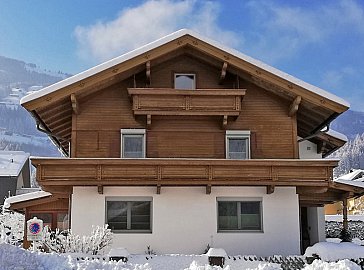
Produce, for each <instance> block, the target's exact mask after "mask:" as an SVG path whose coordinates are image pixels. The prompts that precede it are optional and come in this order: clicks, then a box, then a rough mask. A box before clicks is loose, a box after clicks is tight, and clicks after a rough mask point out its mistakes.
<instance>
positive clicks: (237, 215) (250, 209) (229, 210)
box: [217, 199, 262, 232]
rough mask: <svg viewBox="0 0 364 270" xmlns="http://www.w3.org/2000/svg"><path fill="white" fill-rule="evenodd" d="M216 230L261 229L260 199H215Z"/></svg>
mask: <svg viewBox="0 0 364 270" xmlns="http://www.w3.org/2000/svg"><path fill="white" fill-rule="evenodd" d="M217 212H218V215H217V216H218V222H217V224H218V225H217V226H218V228H217V230H218V231H219V232H224V231H227V232H228V231H262V202H261V200H244V201H242V200H241V201H240V200H239V201H238V200H235V199H233V200H227V199H218V201H217Z"/></svg>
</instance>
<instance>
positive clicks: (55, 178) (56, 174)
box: [32, 158, 338, 191]
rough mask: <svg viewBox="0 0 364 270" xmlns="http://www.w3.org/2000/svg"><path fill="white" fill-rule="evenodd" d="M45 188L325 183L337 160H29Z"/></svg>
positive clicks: (327, 183) (323, 185) (315, 185)
mask: <svg viewBox="0 0 364 270" xmlns="http://www.w3.org/2000/svg"><path fill="white" fill-rule="evenodd" d="M32 164H33V165H35V166H36V167H37V181H38V183H39V184H40V185H41V186H42V187H43V188H44V189H45V190H49V191H52V190H51V187H59V188H60V187H62V186H63V187H65V186H68V187H72V186H159V187H160V186H210V187H211V186H306V187H328V186H329V183H330V182H331V181H332V171H333V168H334V167H336V166H337V164H338V161H337V160H297V159H295V160H294V159H264V160H225V159H149V158H147V159H94V158H92V159H91V158H90V159H88V158H33V159H32Z"/></svg>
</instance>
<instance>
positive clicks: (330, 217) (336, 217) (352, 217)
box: [325, 215, 364, 222]
mask: <svg viewBox="0 0 364 270" xmlns="http://www.w3.org/2000/svg"><path fill="white" fill-rule="evenodd" d="M325 220H326V221H339V222H342V221H343V215H325ZM348 220H349V221H350V220H360V221H364V215H348Z"/></svg>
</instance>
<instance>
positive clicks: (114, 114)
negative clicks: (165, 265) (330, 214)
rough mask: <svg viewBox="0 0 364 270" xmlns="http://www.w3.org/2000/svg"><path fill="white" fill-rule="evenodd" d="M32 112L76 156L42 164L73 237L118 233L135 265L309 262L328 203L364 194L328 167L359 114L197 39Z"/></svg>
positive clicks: (93, 76)
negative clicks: (146, 257) (148, 258)
mask: <svg viewBox="0 0 364 270" xmlns="http://www.w3.org/2000/svg"><path fill="white" fill-rule="evenodd" d="M21 104H22V106H23V107H24V108H26V109H27V110H28V111H29V113H30V114H31V115H32V116H33V117H34V119H35V121H36V122H37V125H38V126H39V127H40V128H41V129H43V130H44V132H46V133H47V134H48V135H49V136H50V138H51V139H52V140H53V142H54V143H55V144H56V145H58V147H59V149H60V151H61V152H62V153H63V154H64V156H65V157H64V158H47V157H36V158H32V159H31V162H32V164H33V165H34V166H35V167H36V168H37V181H38V183H39V184H40V186H41V187H42V189H43V191H45V192H49V193H51V194H52V196H51V197H52V199H53V200H66V201H67V202H68V203H69V208H68V211H69V213H70V226H71V229H72V230H73V232H75V233H78V234H85V232H88V231H91V227H92V225H104V224H109V226H110V228H111V229H112V231H113V232H114V240H113V245H114V246H115V247H125V248H127V249H128V250H129V252H131V253H144V251H145V250H146V249H147V246H150V247H151V248H152V249H153V250H154V251H156V252H157V253H185V254H191V253H194V254H200V253H202V252H203V251H204V250H205V248H206V246H207V245H210V246H214V247H219V248H224V249H225V250H226V251H227V253H228V254H231V255H234V254H257V255H259V256H263V255H271V254H277V253H278V254H282V255H286V254H299V253H300V252H301V249H302V248H304V247H305V246H307V245H308V244H312V243H314V242H317V241H320V240H323V239H324V237H325V236H324V231H323V207H322V206H323V205H324V204H326V203H330V202H334V201H340V200H343V199H344V198H348V197H353V196H356V195H358V194H361V193H362V192H363V191H364V189H362V188H358V187H351V186H350V185H346V184H341V183H334V182H333V179H332V175H333V168H334V167H335V166H337V164H338V161H337V160H329V159H322V157H325V156H327V155H328V154H329V153H331V152H332V151H334V150H336V149H337V148H339V147H340V146H342V145H343V144H344V143H345V141H343V140H342V138H341V137H340V136H335V135H333V134H331V133H330V132H327V131H328V130H329V126H330V122H331V121H333V120H334V119H335V118H336V117H337V116H338V115H340V114H341V113H343V112H344V111H346V110H347V109H348V108H349V104H348V103H347V102H346V101H344V100H343V99H341V98H339V97H336V96H335V95H332V94H330V93H328V92H326V91H324V90H322V89H319V88H317V87H315V86H312V85H310V84H308V83H305V82H303V81H301V80H298V79H296V78H294V77H292V76H290V75H288V74H286V73H284V72H281V71H279V70H277V69H275V68H272V67H270V66H268V65H266V64H264V63H262V62H259V61H257V60H255V59H253V58H250V57H248V56H246V55H244V54H242V53H240V52H238V51H235V50H232V49H230V48H227V47H224V46H222V45H220V44H218V43H217V42H215V41H212V40H209V39H207V38H205V37H203V36H201V35H199V34H197V33H195V32H192V31H190V30H180V31H177V32H175V33H172V34H170V35H168V36H165V37H163V38H161V39H159V40H157V41H155V42H152V43H150V44H148V45H146V46H143V47H141V48H139V49H136V50H134V51H131V52H129V53H127V54H124V55H122V56H120V57H117V58H115V59H112V60H110V61H108V62H105V63H103V64H101V65H99V66H96V67H94V68H91V69H89V70H87V71H85V72H82V73H80V74H77V75H75V76H73V77H71V78H67V79H65V80H64V81H61V82H59V83H56V84H54V85H51V86H49V87H46V88H44V89H42V90H40V91H38V92H35V93H33V94H30V95H28V96H26V97H24V98H22V100H21ZM33 202H34V200H33ZM23 206H24V205H23ZM28 206H29V207H30V204H29V205H28ZM24 207H25V208H27V206H26V205H25V206H24ZM282 243H283V244H282Z"/></svg>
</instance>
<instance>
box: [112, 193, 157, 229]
mask: <svg viewBox="0 0 364 270" xmlns="http://www.w3.org/2000/svg"><path fill="white" fill-rule="evenodd" d="M151 209H152V199H151V198H147V199H146V198H141V199H136V198H134V199H130V200H129V199H124V200H123V199H120V198H107V200H106V223H107V224H109V228H110V229H111V230H112V231H113V232H152V227H151V212H152V210H151Z"/></svg>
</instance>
